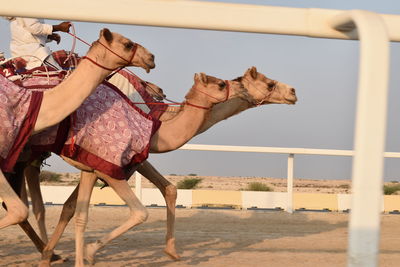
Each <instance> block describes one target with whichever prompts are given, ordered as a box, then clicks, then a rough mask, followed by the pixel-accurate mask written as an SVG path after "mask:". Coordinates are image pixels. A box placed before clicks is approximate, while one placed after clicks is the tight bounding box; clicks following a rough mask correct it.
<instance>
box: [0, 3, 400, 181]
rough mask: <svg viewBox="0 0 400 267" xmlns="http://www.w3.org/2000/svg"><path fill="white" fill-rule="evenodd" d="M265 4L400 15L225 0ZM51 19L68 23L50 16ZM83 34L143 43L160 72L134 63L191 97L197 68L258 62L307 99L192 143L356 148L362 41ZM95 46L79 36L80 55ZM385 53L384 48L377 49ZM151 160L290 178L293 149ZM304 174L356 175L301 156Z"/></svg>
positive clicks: (396, 144)
mask: <svg viewBox="0 0 400 267" xmlns="http://www.w3.org/2000/svg"><path fill="white" fill-rule="evenodd" d="M220 2H232V3H249V4H258V5H272V6H287V7H302V8H330V9H365V10H370V11H374V12H379V13H385V14H400V2H399V1H395V0H391V1H386V0H384V1H372V0H369V1H362V0H353V1H345V0H337V1H320V0H318V1H311V0H309V1H307V0H298V1H282V0H280V1H267V0H265V1H245V0H242V1H235V0H229V1H220ZM47 22H48V23H50V24H55V23H58V21H51V20H47ZM74 25H75V27H76V31H77V35H78V36H80V37H81V38H83V39H85V40H86V41H89V42H92V41H94V40H96V39H97V36H98V34H99V30H100V29H102V28H103V27H107V28H109V29H110V30H112V31H115V32H119V33H121V34H123V35H125V36H127V37H129V38H131V39H132V40H134V41H136V42H139V43H141V44H142V45H144V46H145V47H147V48H148V49H149V50H150V51H152V52H153V53H154V54H155V56H156V65H157V66H156V69H154V70H153V71H152V72H151V73H150V74H146V73H145V72H144V71H142V70H138V69H132V70H134V71H135V73H137V74H138V75H139V76H140V77H142V78H143V79H145V80H148V81H151V82H153V83H155V84H157V85H158V86H160V87H161V88H163V90H164V91H165V92H166V94H167V96H168V98H170V99H174V100H176V101H182V99H183V97H184V95H185V93H186V92H187V91H188V90H189V88H190V87H191V85H192V84H193V75H194V73H196V72H205V73H206V74H209V75H213V76H216V77H220V78H223V79H232V78H235V77H237V76H240V75H242V74H243V73H244V71H245V70H246V69H247V68H249V67H251V66H256V67H257V68H258V70H259V71H260V72H262V73H264V74H265V75H267V76H268V77H270V78H273V79H276V80H279V81H281V82H285V83H288V84H291V85H292V86H293V87H295V88H296V92H297V96H298V98H299V101H298V103H297V104H296V105H294V106H288V105H268V106H262V107H258V108H254V109H251V110H247V111H244V112H243V113H241V114H239V115H237V116H235V117H232V118H230V119H229V120H226V121H223V122H220V123H219V124H217V125H215V126H214V127H213V128H211V129H209V130H208V131H207V132H205V133H203V134H201V135H200V136H198V137H195V138H194V139H193V140H191V141H190V142H189V143H194V144H215V145H242V146H268V147H299V148H326V149H353V133H354V116H355V104H356V99H355V96H356V88H357V81H358V65H359V62H358V61H359V44H358V41H345V40H330V39H317V38H308V37H297V36H284V35H268V34H254V33H236V32H221V31H204V30H186V29H173V28H159V27H143V26H132V25H115V24H98V23H81V22H74ZM0 32H1V33H2V38H1V40H2V42H1V43H0V51H4V52H5V53H6V55H9V34H10V33H9V29H8V22H7V21H6V20H0ZM62 39H63V40H62V42H61V43H60V45H58V46H57V45H51V48H52V49H53V50H58V49H66V50H70V49H71V44H72V39H71V37H70V36H68V35H66V34H63V35H62ZM86 51H87V46H86V45H84V44H82V43H79V42H78V47H77V52H78V53H79V54H80V55H83V54H85V52H86ZM377 53H379V51H377ZM399 58H400V45H399V44H398V43H392V44H391V76H390V89H389V90H390V91H389V113H388V130H387V132H388V134H387V145H386V151H391V152H399V151H400V121H399V116H398V114H400V105H399V104H398V102H399V100H400V76H399V75H398V74H397V75H396V73H397V72H398V70H399V68H400V65H399V64H400V61H399ZM149 161H150V162H151V163H152V164H153V165H154V166H155V167H156V168H157V169H158V170H159V171H160V172H161V173H163V174H172V173H174V174H189V173H196V174H199V175H218V176H266V177H286V164H287V155H278V154H266V155H263V154H258V153H257V154H251V153H226V152H196V151H190V152H189V151H174V152H169V153H166V154H159V155H156V154H150V157H149ZM48 163H49V164H51V166H50V167H46V168H45V169H49V170H52V171H59V172H66V171H77V170H76V169H73V168H72V167H69V166H68V165H67V164H65V163H63V162H62V160H60V159H59V158H57V157H56V156H52V157H51V158H50V160H48ZM399 163H400V161H399V160H393V159H391V160H386V161H385V180H387V181H390V180H400V164H399ZM295 177H298V178H312V179H349V178H350V177H351V158H348V157H331V156H324V157H322V156H295Z"/></svg>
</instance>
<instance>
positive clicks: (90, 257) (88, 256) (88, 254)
mask: <svg viewBox="0 0 400 267" xmlns="http://www.w3.org/2000/svg"><path fill="white" fill-rule="evenodd" d="M95 254H96V248H95V247H94V244H87V245H86V246H85V253H84V258H85V260H86V261H87V262H88V263H89V265H94V264H95V259H94V255H95Z"/></svg>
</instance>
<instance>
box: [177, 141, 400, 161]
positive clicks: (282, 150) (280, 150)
mask: <svg viewBox="0 0 400 267" xmlns="http://www.w3.org/2000/svg"><path fill="white" fill-rule="evenodd" d="M179 149H180V150H201V151H223V152H253V153H273V154H298V155H321V156H349V157H351V156H354V151H353V150H339V149H319V148H318V149H317V148H290V147H263V146H226V145H201V144H185V145H183V146H182V147H181V148H179ZM384 157H385V158H400V152H385V153H384Z"/></svg>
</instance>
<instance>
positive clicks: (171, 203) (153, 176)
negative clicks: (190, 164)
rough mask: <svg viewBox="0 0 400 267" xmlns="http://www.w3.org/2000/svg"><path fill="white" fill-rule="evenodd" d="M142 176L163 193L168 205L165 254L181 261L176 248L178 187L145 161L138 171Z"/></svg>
mask: <svg viewBox="0 0 400 267" xmlns="http://www.w3.org/2000/svg"><path fill="white" fill-rule="evenodd" d="M137 171H138V172H140V174H142V175H143V176H144V177H146V178H147V179H148V180H149V181H150V182H152V183H153V184H154V185H155V186H157V188H158V189H159V190H160V191H161V193H162V195H163V196H164V199H165V203H166V205H167V234H166V237H165V239H166V247H165V249H164V252H165V253H166V254H167V255H168V256H169V257H171V258H172V259H173V260H179V259H180V256H179V255H178V253H177V252H176V248H175V233H174V232H175V206H176V197H177V191H176V186H174V185H173V184H171V182H170V181H168V180H167V179H165V177H164V176H162V174H160V173H159V172H158V171H157V170H156V169H155V168H154V167H153V166H152V165H151V164H150V162H148V161H147V160H146V161H144V162H143V163H142V164H141V165H140V167H139V168H138V169H137Z"/></svg>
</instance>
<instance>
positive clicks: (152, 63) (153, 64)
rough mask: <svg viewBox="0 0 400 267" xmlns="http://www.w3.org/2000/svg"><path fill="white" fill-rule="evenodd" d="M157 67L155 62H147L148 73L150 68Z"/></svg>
mask: <svg viewBox="0 0 400 267" xmlns="http://www.w3.org/2000/svg"><path fill="white" fill-rule="evenodd" d="M155 67H156V64H155V63H154V62H151V63H145V67H144V69H145V70H146V73H149V72H150V70H152V69H154V68H155Z"/></svg>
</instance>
